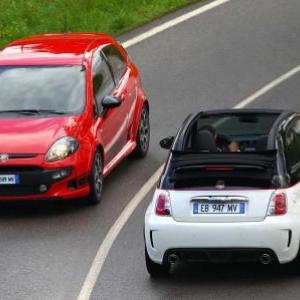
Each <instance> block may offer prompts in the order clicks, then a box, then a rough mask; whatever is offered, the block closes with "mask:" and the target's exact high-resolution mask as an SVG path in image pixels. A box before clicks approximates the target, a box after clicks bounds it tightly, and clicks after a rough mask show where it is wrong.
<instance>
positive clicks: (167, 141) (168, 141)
mask: <svg viewBox="0 0 300 300" xmlns="http://www.w3.org/2000/svg"><path fill="white" fill-rule="evenodd" d="M173 141H174V136H168V137H165V138H164V139H162V140H161V141H160V142H159V145H160V147H161V148H163V149H171V147H172V144H173Z"/></svg>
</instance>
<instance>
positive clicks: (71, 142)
mask: <svg viewBox="0 0 300 300" xmlns="http://www.w3.org/2000/svg"><path fill="white" fill-rule="evenodd" d="M78 148H79V144H78V141H77V140H76V139H75V138H73V137H63V138H60V139H59V140H57V141H56V142H55V143H54V144H53V145H52V146H51V147H50V149H49V150H48V152H47V154H46V156H45V161H47V162H54V161H58V160H61V159H64V158H66V157H68V156H70V155H72V154H73V153H74V152H76V151H77V150H78Z"/></svg>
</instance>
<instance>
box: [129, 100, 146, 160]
mask: <svg viewBox="0 0 300 300" xmlns="http://www.w3.org/2000/svg"><path fill="white" fill-rule="evenodd" d="M149 143H150V120H149V110H148V108H147V106H146V105H144V106H143V108H142V111H141V115H140V120H139V127H138V132H137V136H136V148H135V150H134V152H133V153H132V156H133V157H136V158H143V157H144V156H146V154H147V152H148V148H149Z"/></svg>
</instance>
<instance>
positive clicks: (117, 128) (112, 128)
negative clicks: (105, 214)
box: [92, 51, 127, 165]
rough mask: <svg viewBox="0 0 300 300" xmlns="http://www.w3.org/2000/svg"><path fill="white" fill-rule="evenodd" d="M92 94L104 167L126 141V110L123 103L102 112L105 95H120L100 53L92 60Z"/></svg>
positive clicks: (109, 69)
mask: <svg viewBox="0 0 300 300" xmlns="http://www.w3.org/2000/svg"><path fill="white" fill-rule="evenodd" d="M92 68H93V94H94V101H95V106H96V110H97V112H98V119H99V120H98V122H97V123H98V125H97V130H98V134H99V137H100V140H101V143H102V146H103V149H104V165H107V164H109V163H110V162H111V161H112V160H113V159H114V158H115V157H116V156H117V154H118V153H119V152H120V151H121V149H122V148H123V147H124V146H125V144H126V141H127V132H126V131H127V109H126V106H125V105H124V103H123V101H122V103H121V105H120V106H119V107H116V108H112V109H109V110H104V108H103V105H102V101H103V99H104V97H105V96H107V95H120V94H121V93H120V91H118V86H117V85H116V82H115V78H114V75H113V73H112V71H111V67H110V66H109V65H108V63H107V61H106V59H105V57H104V56H103V54H102V52H101V51H97V52H96V53H95V55H94V59H93V67H92Z"/></svg>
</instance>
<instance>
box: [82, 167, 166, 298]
mask: <svg viewBox="0 0 300 300" xmlns="http://www.w3.org/2000/svg"><path fill="white" fill-rule="evenodd" d="M163 167H164V166H163V165H161V166H160V167H159V169H158V170H157V171H156V172H155V173H154V174H153V175H152V176H151V177H150V179H149V180H148V181H147V182H146V183H145V184H144V185H143V187H142V188H141V189H140V190H139V191H138V193H137V194H136V195H135V196H134V197H133V199H132V200H131V201H130V202H129V203H128V205H127V206H126V207H125V209H124V210H123V211H122V213H121V215H120V216H119V218H118V219H117V220H116V222H115V223H114V225H113V226H112V227H111V228H110V230H109V232H108V233H107V235H106V237H105V239H104V240H103V242H102V244H101V246H100V248H99V250H98V252H97V254H96V257H95V259H94V261H93V263H92V267H91V269H90V271H89V274H88V276H87V278H86V280H85V283H84V285H83V287H82V289H81V292H80V294H79V296H78V298H77V299H78V300H87V299H90V296H91V293H92V291H93V288H94V286H95V283H96V280H97V278H98V276H99V273H100V271H101V269H102V266H103V264H104V261H105V259H106V256H107V254H108V252H109V250H110V248H111V246H112V244H113V243H114V241H115V239H116V238H117V236H118V234H119V232H120V231H121V229H122V228H123V227H124V225H125V224H126V222H127V221H128V219H129V217H130V216H131V215H132V213H133V212H134V210H135V209H136V207H137V206H138V205H139V204H140V202H141V201H142V200H143V199H144V197H145V196H146V195H147V194H148V192H149V191H150V190H151V188H152V187H153V186H154V184H155V183H156V182H157V180H158V179H159V176H160V174H161V173H162V171H163Z"/></svg>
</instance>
